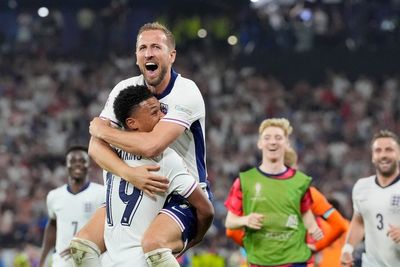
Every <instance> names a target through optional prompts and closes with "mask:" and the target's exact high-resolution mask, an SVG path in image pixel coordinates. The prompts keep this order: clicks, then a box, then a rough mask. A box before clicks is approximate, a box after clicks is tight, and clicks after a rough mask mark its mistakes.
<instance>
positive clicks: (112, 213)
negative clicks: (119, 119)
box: [102, 148, 197, 267]
mask: <svg viewBox="0 0 400 267" xmlns="http://www.w3.org/2000/svg"><path fill="white" fill-rule="evenodd" d="M118 154H119V156H120V158H121V159H123V160H124V161H125V162H127V163H128V165H130V166H141V165H155V164H157V165H159V166H160V170H159V171H158V172H157V174H159V175H162V176H166V177H167V178H168V179H169V188H168V191H167V192H166V193H162V194H157V196H156V198H155V199H152V198H150V197H148V196H147V195H146V194H144V193H143V192H142V191H141V190H139V189H137V188H135V187H134V186H133V185H132V184H130V183H128V182H126V181H125V180H123V179H121V178H120V177H118V176H115V175H113V174H111V173H109V172H104V175H105V180H106V187H107V189H106V192H107V196H106V206H107V212H106V213H107V216H106V217H107V218H106V227H105V233H104V240H105V244H106V247H107V251H106V252H105V255H104V256H103V258H102V265H103V266H107V267H111V266H118V267H124V266H126V267H128V266H133V265H134V266H137V267H141V266H143V267H145V266H147V263H146V261H145V258H144V254H143V251H142V248H141V239H142V237H143V234H144V232H145V231H146V229H147V228H148V227H149V225H150V223H151V222H152V221H153V220H154V218H155V217H156V216H157V214H158V213H159V211H160V210H161V209H162V207H163V205H164V202H165V200H166V198H167V196H168V195H169V194H170V193H172V192H176V193H178V194H180V195H182V196H183V197H185V198H187V197H188V196H190V194H192V193H193V191H194V190H195V188H196V186H197V181H196V180H195V179H194V178H193V177H192V176H191V175H190V174H189V173H188V172H187V170H186V168H185V165H184V162H183V160H182V158H181V157H180V156H179V155H178V154H177V153H176V152H175V151H173V150H172V149H170V148H167V149H166V150H165V151H164V152H163V153H162V154H161V155H160V156H159V157H157V159H147V158H143V157H142V156H137V155H133V154H130V153H127V152H125V151H121V150H118ZM133 263H134V264H133ZM132 264H133V265H132Z"/></svg>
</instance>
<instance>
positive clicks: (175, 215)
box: [160, 193, 197, 247]
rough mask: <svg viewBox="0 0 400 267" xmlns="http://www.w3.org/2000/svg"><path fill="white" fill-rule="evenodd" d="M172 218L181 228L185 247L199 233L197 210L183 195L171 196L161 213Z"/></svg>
mask: <svg viewBox="0 0 400 267" xmlns="http://www.w3.org/2000/svg"><path fill="white" fill-rule="evenodd" d="M160 212H161V213H164V214H166V215H168V216H170V217H171V218H172V219H173V220H174V221H175V222H176V224H177V225H178V226H179V228H180V229H181V232H182V241H183V244H184V247H186V245H187V243H188V242H189V241H191V240H192V239H193V238H194V237H195V235H196V231H197V216H196V209H195V208H193V207H192V206H191V205H190V203H189V202H188V201H187V200H186V199H185V198H184V197H182V196H181V195H177V194H174V193H172V194H170V195H169V196H168V197H167V200H166V201H165V203H164V207H163V208H162V210H161V211H160Z"/></svg>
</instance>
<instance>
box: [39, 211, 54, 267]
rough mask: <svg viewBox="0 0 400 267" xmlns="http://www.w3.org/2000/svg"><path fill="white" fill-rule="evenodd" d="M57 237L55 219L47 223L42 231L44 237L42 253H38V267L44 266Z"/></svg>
mask: <svg viewBox="0 0 400 267" xmlns="http://www.w3.org/2000/svg"><path fill="white" fill-rule="evenodd" d="M56 236H57V223H56V220H55V219H50V218H49V220H48V221H47V224H46V228H45V229H44V237H43V243H42V251H41V253H40V262H39V267H43V266H45V265H44V264H45V261H46V257H47V255H48V254H49V252H50V250H51V249H52V248H54V246H55V245H56Z"/></svg>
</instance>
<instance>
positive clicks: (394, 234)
mask: <svg viewBox="0 0 400 267" xmlns="http://www.w3.org/2000/svg"><path fill="white" fill-rule="evenodd" d="M387 236H388V237H389V238H390V239H392V240H393V241H394V242H395V243H397V244H399V243H400V228H399V227H395V226H393V225H391V224H389V230H388V231H387Z"/></svg>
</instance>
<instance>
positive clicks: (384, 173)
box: [375, 162, 398, 178]
mask: <svg viewBox="0 0 400 267" xmlns="http://www.w3.org/2000/svg"><path fill="white" fill-rule="evenodd" d="M375 168H376V170H377V172H378V174H379V175H380V176H382V177H383V178H390V177H392V176H393V175H394V174H395V173H396V172H397V170H398V166H397V162H392V164H391V165H390V168H388V169H382V168H381V167H380V166H379V163H376V164H375Z"/></svg>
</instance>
